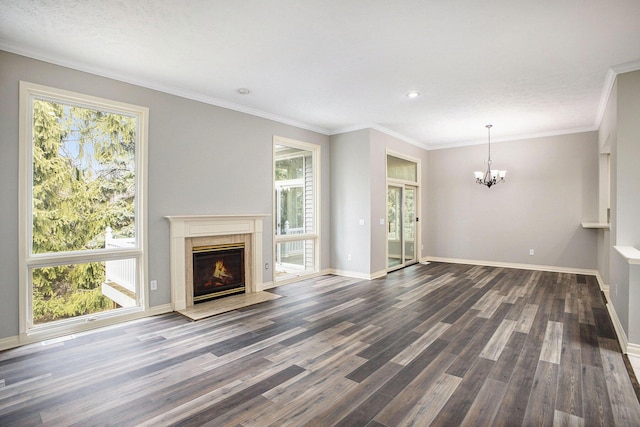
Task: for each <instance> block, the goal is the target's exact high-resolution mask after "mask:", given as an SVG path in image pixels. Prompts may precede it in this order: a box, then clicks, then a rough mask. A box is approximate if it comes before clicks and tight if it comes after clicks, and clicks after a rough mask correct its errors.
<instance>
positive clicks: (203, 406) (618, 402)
mask: <svg viewBox="0 0 640 427" xmlns="http://www.w3.org/2000/svg"><path fill="white" fill-rule="evenodd" d="M272 292H274V293H277V294H280V295H282V296H283V297H282V298H279V299H276V300H273V301H269V302H265V303H262V304H259V305H255V306H251V307H248V308H245V309H242V310H236V311H233V312H229V313H226V314H222V315H219V316H216V317H212V318H208V319H205V320H201V321H197V322H190V321H188V320H186V319H185V318H184V317H182V316H180V315H178V314H169V315H163V316H157V317H154V318H148V319H143V320H140V321H136V322H131V323H127V324H123V325H119V326H117V327H112V328H108V329H103V330H100V331H95V332H92V333H86V334H81V335H77V336H75V337H73V338H71V339H68V340H62V341H59V342H54V343H51V344H48V345H43V344H41V343H39V344H33V345H29V346H25V347H21V348H16V349H12V350H8V351H4V352H2V353H0V425H1V426H11V425H17V426H29V425H42V424H44V425H78V426H86V425H149V426H161V425H181V426H200V425H211V426H269V425H277V426H280V425H292V426H302V425H309V426H333V425H340V426H403V425H415V426H428V425H437V426H457V425H465V426H466V425H469V426H520V425H526V426H543V425H549V426H551V425H562V426H564V425H567V426H572V425H576V426H598V425H602V426H614V425H615V426H638V425H640V404H639V403H638V399H637V397H636V395H635V393H634V389H633V386H632V382H631V380H630V377H629V374H628V373H627V370H626V368H625V362H624V360H623V356H622V354H621V353H620V350H619V347H618V344H617V341H616V337H615V332H614V329H613V327H612V324H611V322H610V320H609V317H608V315H607V311H606V308H605V306H604V303H603V300H602V295H601V292H600V291H599V289H598V287H597V283H596V280H595V278H594V277H591V276H582V275H575V274H564V273H548V272H539V271H528V270H516V269H503V268H493V267H482V266H470V265H455V264H443V263H431V264H429V265H415V266H412V267H408V268H406V269H404V270H400V271H397V272H394V273H391V274H389V275H388V276H387V277H386V278H383V279H378V280H373V281H363V280H355V279H347V278H341V277H335V276H325V277H320V278H316V279H313V280H306V281H303V282H299V283H296V284H291V285H286V286H281V287H279V288H276V289H274V290H273V291H272Z"/></svg>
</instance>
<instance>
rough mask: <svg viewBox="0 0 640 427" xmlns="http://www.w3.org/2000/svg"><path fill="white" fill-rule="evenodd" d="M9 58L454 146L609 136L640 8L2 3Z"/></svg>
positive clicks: (349, 2) (351, 2)
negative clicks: (608, 100)
mask: <svg viewBox="0 0 640 427" xmlns="http://www.w3.org/2000/svg"><path fill="white" fill-rule="evenodd" d="M0 49H3V50H7V51H10V52H15V53H19V54H23V55H26V56H31V57H34V58H38V59H43V60H47V61H50V62H54V63H57V64H61V65H66V66H71V67H74V68H77V69H80V70H85V71H90V72H93V73H96V74H100V75H103V76H108V77H113V78H117V79H120V80H124V81H127V82H132V83H136V84H140V85H143V86H146V87H150V88H154V89H160V90H163V91H166V92H169V93H174V94H178V95H182V96H186V97H189V98H193V99H198V100H201V101H205V102H209V103H212V104H216V105H221V106H224V107H229V108H233V109H237V110H240V111H246V112H250V113H252V114H256V115H259V116H262V117H267V118H272V119H275V120H279V121H282V122H285V123H290V124H295V125H298V126H302V127H304V128H307V129H312V130H315V131H319V132H323V133H326V134H334V133H340V132H343V131H347V130H354V129H359V128H363V127H374V128H377V129H380V130H383V131H385V132H387V133H390V134H392V135H396V136H399V137H400V138H402V139H405V140H407V141H409V142H412V143H415V144H417V145H420V146H423V147H425V148H440V147H446V146H455V145H465V144H470V143H474V142H486V129H485V128H484V125H485V124H487V123H492V124H493V125H494V127H493V129H492V140H494V141H498V140H501V139H502V140H506V139H518V138H522V137H530V136H543V135H552V134H562V133H569V132H574V131H581V130H593V129H596V128H597V127H598V125H599V122H600V118H601V114H602V107H603V105H602V104H603V100H604V97H606V96H607V94H608V92H609V89H610V86H611V82H612V79H613V77H614V76H615V74H616V72H622V71H627V70H632V69H638V68H640V1H639V0H607V1H604V0H520V1H514V0H395V1H392V0H182V1H179V0H0ZM238 88H249V89H250V90H251V93H250V94H249V95H240V94H239V93H238V92H237V89H238ZM410 90H417V91H420V92H421V93H422V96H420V97H418V98H415V99H409V98H407V97H406V96H405V94H406V93H407V92H408V91H410Z"/></svg>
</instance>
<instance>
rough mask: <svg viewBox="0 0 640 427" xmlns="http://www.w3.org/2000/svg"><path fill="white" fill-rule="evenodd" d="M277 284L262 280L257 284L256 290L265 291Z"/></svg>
mask: <svg viewBox="0 0 640 427" xmlns="http://www.w3.org/2000/svg"><path fill="white" fill-rule="evenodd" d="M275 287H276V285H275V284H274V283H273V282H272V281H271V282H262V283H258V284H257V285H256V292H260V291H264V290H265V289H271V288H275Z"/></svg>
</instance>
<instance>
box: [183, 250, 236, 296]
mask: <svg viewBox="0 0 640 427" xmlns="http://www.w3.org/2000/svg"><path fill="white" fill-rule="evenodd" d="M244 287H245V283H244V244H243V243H233V244H225V245H212V246H197V247H194V248H193V302H194V304H195V303H199V302H204V301H207V300H210V299H213V298H218V297H221V296H225V295H230V294H235V293H240V292H244Z"/></svg>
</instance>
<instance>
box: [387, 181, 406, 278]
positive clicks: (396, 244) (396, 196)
mask: <svg viewBox="0 0 640 427" xmlns="http://www.w3.org/2000/svg"><path fill="white" fill-rule="evenodd" d="M402 258H403V255H402V187H396V186H394V185H389V186H387V268H394V267H398V266H402V264H403V260H402Z"/></svg>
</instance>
